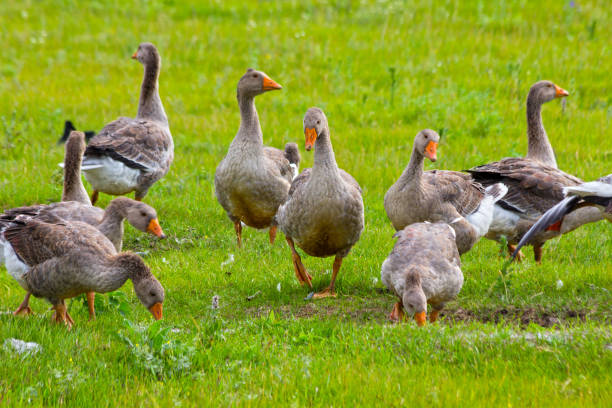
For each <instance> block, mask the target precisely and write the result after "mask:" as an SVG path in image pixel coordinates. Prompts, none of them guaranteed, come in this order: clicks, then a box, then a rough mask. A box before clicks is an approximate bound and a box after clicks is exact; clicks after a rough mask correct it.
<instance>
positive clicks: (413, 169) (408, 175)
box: [399, 146, 425, 189]
mask: <svg viewBox="0 0 612 408" xmlns="http://www.w3.org/2000/svg"><path fill="white" fill-rule="evenodd" d="M424 162H425V156H423V154H422V153H420V152H419V151H418V150H417V148H416V146H413V148H412V155H411V156H410V162H408V165H407V166H406V168H405V169H404V172H403V173H402V175H401V176H400V178H399V184H400V186H402V187H406V186H412V187H414V188H418V189H420V188H421V183H422V179H423V167H424Z"/></svg>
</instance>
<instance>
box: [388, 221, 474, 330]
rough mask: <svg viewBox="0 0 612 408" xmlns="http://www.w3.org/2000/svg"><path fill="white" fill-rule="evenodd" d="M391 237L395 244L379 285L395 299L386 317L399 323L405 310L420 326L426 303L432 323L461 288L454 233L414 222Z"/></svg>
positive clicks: (443, 227)
mask: <svg viewBox="0 0 612 408" xmlns="http://www.w3.org/2000/svg"><path fill="white" fill-rule="evenodd" d="M394 237H395V238H397V242H396V243H395V246H394V247H393V250H392V251H391V253H390V254H389V256H388V257H387V259H386V260H385V261H384V262H383V264H382V269H381V279H382V282H383V283H384V284H385V285H386V286H387V288H389V290H390V291H391V292H392V293H393V294H394V295H395V296H397V297H398V299H399V300H398V301H397V303H396V304H395V306H394V307H393V311H392V312H391V315H390V316H389V317H390V318H391V320H393V321H400V320H402V318H403V317H404V311H405V312H406V313H408V316H410V317H413V316H414V319H415V320H416V321H417V324H418V325H419V326H423V325H425V322H426V317H427V304H428V303H429V304H430V305H431V307H432V312H431V314H430V316H429V320H430V321H431V322H434V321H436V319H437V318H438V313H439V312H440V310H442V308H444V305H445V304H446V303H447V302H448V301H450V300H452V299H454V298H455V297H456V296H457V294H458V293H459V291H460V290H461V287H462V286H463V273H462V272H461V260H460V258H459V252H458V251H457V245H456V244H455V230H454V229H453V228H452V227H450V226H449V225H448V224H446V223H435V224H430V223H416V224H412V225H409V226H407V227H406V228H404V229H403V230H401V231H399V232H397V233H396V234H395V235H394Z"/></svg>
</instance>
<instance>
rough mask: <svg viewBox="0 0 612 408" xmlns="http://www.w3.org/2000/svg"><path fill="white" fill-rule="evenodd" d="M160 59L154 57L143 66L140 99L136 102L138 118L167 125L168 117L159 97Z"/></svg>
mask: <svg viewBox="0 0 612 408" xmlns="http://www.w3.org/2000/svg"><path fill="white" fill-rule="evenodd" d="M160 68H161V61H160V59H159V58H156V59H155V60H154V61H152V62H148V63H147V64H146V65H145V67H144V78H143V79H142V86H141V87H140V101H139V102H138V115H137V118H139V119H150V120H154V121H156V122H159V123H162V124H164V125H166V126H167V125H168V117H167V116H166V112H165V111H164V107H163V105H162V102H161V99H160V97H159V85H158V81H157V80H158V78H159V70H160Z"/></svg>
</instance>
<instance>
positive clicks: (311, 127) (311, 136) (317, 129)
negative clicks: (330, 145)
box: [304, 108, 327, 151]
mask: <svg viewBox="0 0 612 408" xmlns="http://www.w3.org/2000/svg"><path fill="white" fill-rule="evenodd" d="M326 129H327V117H326V116H325V113H323V111H322V110H321V109H319V108H310V109H308V110H307V111H306V115H304V135H305V136H306V146H305V147H306V150H308V151H310V149H312V147H313V146H314V144H315V142H316V141H317V138H318V137H319V136H320V135H321V133H323V132H325V131H326Z"/></svg>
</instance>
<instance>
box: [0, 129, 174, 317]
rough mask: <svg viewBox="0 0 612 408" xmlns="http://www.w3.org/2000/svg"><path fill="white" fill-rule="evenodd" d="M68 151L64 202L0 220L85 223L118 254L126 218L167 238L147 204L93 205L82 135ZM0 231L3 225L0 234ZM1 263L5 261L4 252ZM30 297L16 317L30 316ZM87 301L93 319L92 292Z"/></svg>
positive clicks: (69, 143)
mask: <svg viewBox="0 0 612 408" xmlns="http://www.w3.org/2000/svg"><path fill="white" fill-rule="evenodd" d="M65 149H66V154H65V156H64V188H63V192H62V200H63V201H62V202H59V203H53V204H49V205H44V204H39V205H33V206H27V207H18V208H12V209H8V210H6V211H4V213H2V214H0V221H13V220H15V219H17V218H18V217H20V216H21V217H29V218H39V219H46V218H48V217H53V218H56V217H58V218H61V219H63V220H66V221H81V222H85V223H87V224H89V225H91V226H93V227H95V228H97V229H98V230H99V231H100V232H102V234H104V235H105V236H106V238H108V239H109V240H110V241H111V243H112V244H113V246H114V247H115V250H116V251H117V252H119V251H121V247H122V242H123V220H124V219H127V221H128V222H129V223H130V224H131V225H132V226H133V227H134V228H136V229H138V230H140V231H143V232H147V233H149V234H152V235H155V236H157V237H159V238H165V235H164V233H163V231H162V228H161V226H160V225H159V221H158V218H157V213H156V211H155V209H153V208H152V207H150V206H148V205H147V204H145V203H142V202H139V201H135V200H132V199H129V198H127V197H118V198H116V199H114V200H112V201H111V202H110V203H109V204H108V206H107V207H106V209H104V210H103V209H101V208H98V207H94V206H92V205H91V202H90V201H89V197H88V195H87V192H86V191H85V188H84V187H83V182H82V180H81V173H80V165H81V157H82V155H83V151H84V150H85V138H84V135H83V133H82V132H76V131H73V132H72V133H71V134H70V137H69V138H68V140H67V142H66V148H65ZM4 225H5V226H6V225H8V224H6V223H5V224H4ZM1 230H2V226H1V225H0V232H1ZM0 261H2V262H4V257H3V254H2V253H1V251H0ZM29 298H30V294H29V293H28V294H27V295H26V297H25V299H24V301H23V302H22V303H21V305H20V306H19V308H18V309H17V310H16V311H15V312H14V314H16V315H17V314H29V313H31V309H30V307H29ZM87 298H88V303H89V310H90V315H91V317H92V318H94V317H95V311H94V303H93V301H94V294H93V292H92V293H88V295H87Z"/></svg>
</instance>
